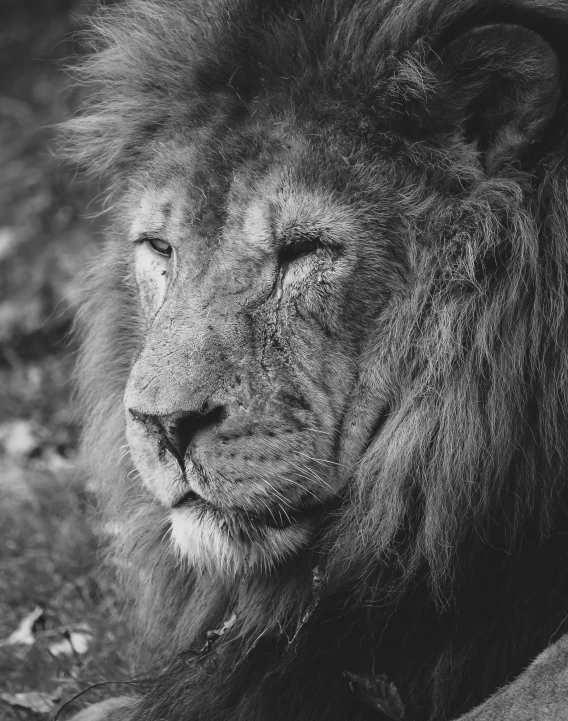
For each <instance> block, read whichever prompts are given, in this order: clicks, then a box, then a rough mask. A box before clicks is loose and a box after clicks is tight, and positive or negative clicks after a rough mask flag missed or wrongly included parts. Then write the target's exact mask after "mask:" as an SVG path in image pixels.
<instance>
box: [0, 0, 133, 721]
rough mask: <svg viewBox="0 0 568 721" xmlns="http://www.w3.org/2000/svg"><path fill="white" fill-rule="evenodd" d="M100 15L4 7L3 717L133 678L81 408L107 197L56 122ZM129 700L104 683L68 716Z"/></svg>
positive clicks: (55, 7)
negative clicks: (63, 141) (84, 344)
mask: <svg viewBox="0 0 568 721" xmlns="http://www.w3.org/2000/svg"><path fill="white" fill-rule="evenodd" d="M88 11H89V7H88V5H87V3H86V2H81V0H2V3H0V167H1V168H2V172H1V173H0V719H2V721H4V720H5V721H21V720H22V719H35V718H42V717H43V718H45V719H47V718H49V715H48V710H49V709H50V708H51V709H52V711H56V710H57V709H58V708H59V707H60V706H61V704H62V703H64V702H65V701H67V700H69V699H71V698H72V697H73V696H75V695H76V694H78V693H79V692H81V691H84V690H85V689H88V688H89V687H90V686H91V685H93V684H98V683H101V682H106V681H117V680H120V679H127V678H130V677H131V676H132V674H133V669H132V668H130V667H129V666H128V665H127V663H126V662H125V660H124V659H125V658H126V649H127V646H128V637H127V634H126V632H125V630H124V623H123V620H122V613H121V608H120V603H119V601H118V600H117V594H116V593H115V589H114V585H113V581H112V578H110V577H109V576H108V574H104V573H102V572H101V561H100V552H99V549H98V548H97V545H96V541H95V539H94V536H93V533H92V531H91V530H90V528H91V521H92V516H93V514H94V510H93V504H92V501H91V499H90V496H89V491H88V488H87V487H86V484H85V474H84V472H83V471H82V470H81V464H80V460H79V458H78V451H77V444H78V435H79V430H78V425H77V421H76V419H75V417H74V412H73V402H72V369H73V353H74V350H75V349H74V345H73V341H72V339H71V338H70V337H69V329H70V325H71V322H72V319H73V312H74V308H75V305H76V296H77V290H76V287H77V283H76V280H77V276H78V275H79V274H80V271H81V269H82V268H83V267H84V266H85V263H86V262H87V261H88V260H89V258H90V257H92V256H93V255H94V253H95V252H96V246H97V243H98V242H99V239H100V234H101V228H102V227H103V225H104V217H102V216H100V210H101V208H100V207H99V205H98V203H97V200H96V196H97V192H98V191H97V189H95V188H93V187H92V186H89V185H88V184H87V183H85V182H81V179H80V177H78V176H77V175H76V173H75V170H74V169H73V168H72V167H69V166H67V167H64V166H62V164H61V162H60V160H58V158H57V157H56V154H55V153H56V141H55V138H56V130H55V126H56V125H57V124H58V123H60V122H61V121H63V120H64V119H65V118H66V117H67V116H68V115H69V114H70V113H71V112H73V110H74V108H75V107H76V105H77V94H76V93H75V92H73V91H70V90H69V89H68V76H67V73H66V72H65V70H64V65H65V63H66V62H68V61H70V60H71V58H72V57H73V56H74V55H76V54H77V53H79V52H80V46H79V45H78V44H77V42H75V41H74V40H73V39H72V33H73V32H75V31H76V29H77V27H79V26H80V25H81V22H82V19H83V18H84V16H85V14H86V13H87V12H88ZM37 608H39V609H40V610H38V611H36V609H37ZM29 614H34V615H32V616H30V617H29V619H28V624H27V625H28V628H27V629H26V628H25V626H26V624H25V623H24V627H23V628H22V629H21V631H20V633H19V634H18V635H17V636H16V637H14V636H12V637H11V638H10V636H11V635H12V634H13V632H14V631H15V630H16V629H17V628H18V626H19V624H20V622H21V621H22V620H23V619H24V620H25V619H26V617H28V615H29ZM123 691H124V688H121V687H120V686H116V685H114V684H111V685H103V686H97V687H96V688H94V689H92V690H90V691H88V692H87V693H86V694H84V695H83V696H82V697H81V698H80V699H77V700H76V701H75V702H74V703H73V705H72V706H69V707H67V708H66V709H64V710H63V712H62V713H61V715H60V718H65V717H66V715H68V714H69V713H70V712H71V710H72V711H73V712H74V711H77V710H79V709H80V708H81V707H82V706H84V705H86V704H87V703H91V702H93V701H96V700H99V699H101V698H104V697H107V696H110V695H116V694H117V693H121V692H123ZM30 692H41V694H43V695H37V694H36V695H34V694H33V693H32V695H30ZM15 694H27V695H23V696H15ZM16 702H17V703H16ZM26 705H27V706H32V707H35V708H36V709H37V710H36V711H31V710H29V709H26ZM41 709H43V711H42V710H41Z"/></svg>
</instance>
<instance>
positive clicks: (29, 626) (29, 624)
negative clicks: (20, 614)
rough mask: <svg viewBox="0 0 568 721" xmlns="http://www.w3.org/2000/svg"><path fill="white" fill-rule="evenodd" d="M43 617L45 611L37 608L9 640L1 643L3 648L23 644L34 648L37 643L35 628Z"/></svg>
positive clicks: (22, 621)
mask: <svg viewBox="0 0 568 721" xmlns="http://www.w3.org/2000/svg"><path fill="white" fill-rule="evenodd" d="M42 616H43V609H42V608H40V607H39V606H37V607H36V608H34V610H33V611H32V612H31V613H28V615H27V616H25V617H24V618H23V619H22V620H21V621H20V624H19V626H18V628H17V629H16V630H15V631H13V632H12V633H11V634H10V635H9V636H8V638H5V639H3V640H1V641H0V647H1V646H15V645H16V644H23V645H25V646H33V644H34V643H35V636H34V634H33V628H34V626H35V624H36V623H37V622H38V621H39V619H40V618H41V617H42Z"/></svg>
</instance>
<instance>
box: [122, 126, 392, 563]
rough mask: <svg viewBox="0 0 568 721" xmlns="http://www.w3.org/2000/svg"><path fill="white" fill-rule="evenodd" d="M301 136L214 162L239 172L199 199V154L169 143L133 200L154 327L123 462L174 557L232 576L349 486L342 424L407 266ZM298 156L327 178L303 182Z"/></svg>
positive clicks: (288, 542) (293, 536)
mask: <svg viewBox="0 0 568 721" xmlns="http://www.w3.org/2000/svg"><path fill="white" fill-rule="evenodd" d="M309 131H310V128H309V127H308V128H306V129H305V130H304V131H303V132H301V133H300V132H296V133H295V134H294V136H293V137H292V138H289V137H287V138H286V141H284V140H283V138H281V137H279V135H278V134H276V135H275V137H271V136H268V137H262V138H260V139H257V142H256V143H255V146H256V147H254V150H253V153H250V152H249V153H247V154H246V155H245V156H244V157H242V154H241V157H239V158H232V157H231V155H230V153H226V154H224V155H223V164H224V165H225V166H226V169H227V172H231V173H232V175H233V180H232V182H231V184H230V186H229V187H227V188H219V189H218V191H217V192H218V193H222V194H223V195H222V199H221V200H220V199H219V197H218V196H217V192H214V193H212V194H211V195H212V196H213V199H212V200H210V199H209V196H208V197H207V198H205V197H204V195H202V194H201V193H200V191H199V187H200V184H203V178H200V177H199V174H198V171H195V170H193V171H192V167H197V168H200V167H203V166H205V165H206V157H207V154H208V152H211V151H210V150H209V148H207V144H206V145H205V149H203V148H201V149H198V148H193V147H192V148H190V149H189V150H187V149H185V148H184V149H183V151H181V152H182V153H187V155H188V156H191V160H192V161H193V162H191V163H190V162H189V159H188V162H187V164H183V165H181V164H180V163H179V160H177V158H178V157H179V154H180V150H179V148H178V146H177V144H176V143H175V142H174V143H172V144H162V147H161V153H160V159H159V163H160V166H161V164H162V163H165V164H166V165H167V166H168V168H170V169H171V174H170V177H167V178H166V179H165V181H164V182H163V183H156V181H155V180H154V179H155V178H156V177H160V168H150V169H149V170H148V171H146V173H147V175H146V177H149V178H150V182H149V183H145V182H143V181H139V182H138V183H134V186H135V188H136V185H139V186H141V187H143V190H140V191H138V192H137V191H136V189H135V190H134V191H133V192H132V194H131V197H130V198H129V206H130V207H131V208H132V211H131V212H132V217H133V220H132V223H131V227H130V231H129V233H130V238H131V240H132V244H133V248H132V258H133V259H132V262H133V265H134V269H135V276H136V282H137V286H138V289H139V292H140V297H141V307H142V314H143V318H142V323H143V325H144V326H145V328H146V329H147V330H146V332H145V339H144V344H143V347H142V349H141V351H140V354H139V355H138V357H137V359H136V362H135V364H134V367H133V368H132V372H131V374H130V378H129V381H128V386H127V389H126V394H125V405H126V410H127V437H128V441H129V445H130V448H131V453H132V456H133V459H134V462H135V464H136V467H137V469H138V471H139V472H140V475H141V478H142V480H143V482H144V483H145V484H146V485H147V486H148V488H149V489H150V490H151V492H152V493H153V494H154V495H155V497H156V498H157V499H158V500H159V501H160V502H161V503H162V504H164V505H165V506H166V507H167V508H168V509H171V520H172V538H173V540H174V543H175V545H176V547H177V549H178V551H179V553H180V555H181V556H182V557H187V558H188V559H189V560H190V561H191V563H192V564H195V565H197V566H205V567H212V568H218V569H221V570H222V571H223V572H227V573H235V572H237V571H238V570H240V569H241V568H242V567H243V565H246V564H248V565H250V566H256V565H261V566H265V567H271V566H273V565H274V564H275V563H276V562H277V561H279V560H281V559H283V558H285V557H287V556H288V555H289V554H290V553H292V552H294V551H296V550H298V549H299V548H301V547H302V546H303V545H305V544H306V543H307V542H308V540H309V538H310V532H311V529H312V527H313V525H314V522H315V521H317V519H318V518H319V517H320V516H321V514H322V513H323V512H324V511H325V508H326V506H327V505H329V502H330V501H332V500H333V498H334V497H335V496H336V495H337V494H338V492H339V491H340V490H341V489H342V487H343V485H344V484H345V482H346V479H347V478H348V477H349V473H350V471H351V470H352V464H353V460H354V456H355V453H356V452H357V450H358V449H357V448H355V447H353V446H354V444H353V443H351V448H350V447H349V442H350V441H351V438H350V437H349V434H347V436H346V435H345V433H344V432H343V430H344V429H343V427H342V424H343V423H344V417H345V413H346V410H347V407H348V403H349V399H350V397H351V395H352V393H353V388H354V386H355V381H356V373H357V362H356V359H357V356H358V354H359V353H360V352H361V351H362V349H363V348H364V347H365V335H366V328H369V327H373V326H374V325H376V320H377V318H378V316H379V313H380V311H381V310H382V308H383V305H384V299H385V298H387V297H388V294H389V293H392V289H393V287H394V286H395V284H396V281H397V276H400V275H401V274H402V268H398V269H397V268H396V265H395V262H394V260H393V259H394V257H395V256H394V252H393V250H390V249H389V239H388V237H383V235H382V233H381V228H380V226H379V225H378V223H377V219H376V210H374V212H373V213H368V214H364V213H354V212H353V210H352V209H351V208H349V205H348V204H349V194H350V193H352V190H351V189H350V188H349V187H348V188H347V192H345V191H342V189H341V188H339V189H338V190H336V191H334V190H330V187H329V185H330V183H326V178H325V174H324V173H325V169H326V168H329V167H333V165H334V164H335V162H336V161H335V158H334V157H333V155H332V154H330V153H329V152H326V147H325V146H326V138H325V137H322V138H321V139H313V140H310V139H309ZM233 132H234V133H240V134H242V136H244V137H246V134H247V133H249V132H252V131H250V130H249V129H248V128H247V127H246V125H245V128H244V129H241V128H239V126H238V125H237V126H236V128H235V129H233ZM206 143H207V141H206ZM244 145H245V140H244V139H243V146H244ZM336 152H337V151H336ZM306 155H313V156H316V157H317V158H318V160H319V166H320V167H321V168H322V171H323V173H322V177H318V178H313V177H310V175H309V174H308V172H306V170H305V169H306V168H310V167H311V164H307V163H306ZM200 156H202V157H200ZM203 156H205V157H203ZM259 166H260V167H262V170H263V172H262V175H261V177H260V178H259V177H258V175H259ZM282 168H285V169H286V170H282ZM352 175H353V174H352V173H350V172H349V171H348V170H347V169H346V172H345V173H344V179H343V182H344V183H345V184H346V185H347V186H348V185H349V183H353V178H352V177H350V176H352ZM207 180H209V178H207ZM326 185H327V186H328V187H326ZM387 197H388V191H386V190H385V201H386V199H387ZM220 203H221V204H222V205H225V203H226V210H225V211H224V214H225V217H224V218H222V219H221V218H220V217H219V216H220V215H221V213H220V212H219V204H220ZM373 215H374V216H375V217H373ZM385 216H386V213H385ZM190 218H191V219H194V220H193V222H188V219H190ZM383 220H384V219H383ZM221 222H222V225H220V224H221ZM391 244H392V241H391ZM160 248H163V251H165V252H160ZM387 255H390V263H385V257H386V256H387ZM389 265H390V268H391V272H390V273H389V276H388V277H387V276H386V273H385V270H386V268H387V267H388V266H389ZM375 289H377V290H378V292H376V291H375ZM338 439H341V441H342V442H341V444H338V443H337V440H338ZM359 444H360V441H359ZM174 446H175V447H174Z"/></svg>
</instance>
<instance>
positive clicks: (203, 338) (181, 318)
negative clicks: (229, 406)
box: [126, 294, 239, 415]
mask: <svg viewBox="0 0 568 721" xmlns="http://www.w3.org/2000/svg"><path fill="white" fill-rule="evenodd" d="M229 330H230V333H229ZM237 331H238V329H237V327H236V320H235V321H233V319H232V318H231V316H230V310H229V308H228V307H227V306H225V307H224V308H221V309H220V308H218V307H215V304H214V301H213V300H210V301H204V299H203V298H202V297H199V296H195V297H193V298H189V297H187V295H185V294H184V295H182V294H174V296H173V297H171V298H170V299H168V300H167V301H166V303H164V305H163V306H162V308H161V309H160V311H159V312H158V314H157V315H156V318H155V319H154V322H153V323H152V326H151V328H150V329H149V332H148V336H147V339H146V343H145V345H144V347H143V349H142V351H141V353H140V355H139V357H138V359H137V360H136V362H135V364H134V367H133V369H132V373H131V377H130V381H129V384H128V389H127V399H126V401H127V404H128V405H129V407H134V408H136V409H137V410H138V411H140V412H143V413H154V414H159V415H160V414H173V413H180V412H184V413H185V412H203V410H204V409H205V408H206V407H208V406H210V405H211V404H216V403H219V402H223V399H221V398H220V397H219V394H220V393H222V389H223V388H224V387H225V386H226V383H225V381H226V379H227V378H228V376H229V375H230V374H231V371H232V367H233V366H234V365H235V362H236V361H237V359H236V358H234V355H235V352H238V351H237V349H238V347H239V344H238V343H235V342H234V340H235V338H236V335H235V333H236V332H237ZM228 337H231V338H232V341H233V342H231V343H230V344H229V343H228V342H226V341H225V340H224V338H228Z"/></svg>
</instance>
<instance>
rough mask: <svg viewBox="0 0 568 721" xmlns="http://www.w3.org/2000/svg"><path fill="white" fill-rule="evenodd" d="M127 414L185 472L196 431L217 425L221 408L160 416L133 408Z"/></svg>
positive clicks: (221, 412) (221, 411) (220, 415)
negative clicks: (187, 455) (155, 439)
mask: <svg viewBox="0 0 568 721" xmlns="http://www.w3.org/2000/svg"><path fill="white" fill-rule="evenodd" d="M128 412H129V413H130V415H131V416H132V418H133V419H134V420H135V421H137V422H138V423H142V424H143V425H144V426H145V427H146V429H147V430H148V431H149V433H151V434H152V435H153V436H155V437H156V438H157V439H158V441H159V442H160V443H161V444H162V446H163V447H164V448H166V450H168V451H169V452H170V453H171V454H172V456H173V457H174V458H175V459H176V460H177V462H178V463H179V465H180V467H181V469H182V471H183V470H185V462H184V459H185V455H186V453H187V449H188V448H189V446H190V444H191V441H192V440H193V438H194V436H195V435H196V433H198V431H200V430H202V429H204V428H206V427H208V426H211V425H215V424H216V423H218V422H219V421H220V419H221V417H222V414H223V408H222V407H216V408H213V409H212V410H209V411H201V412H195V411H190V412H185V413H184V412H181V413H171V414H169V415H162V416H160V415H151V414H148V413H141V412H140V411H137V410H136V409H135V408H129V409H128Z"/></svg>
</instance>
